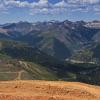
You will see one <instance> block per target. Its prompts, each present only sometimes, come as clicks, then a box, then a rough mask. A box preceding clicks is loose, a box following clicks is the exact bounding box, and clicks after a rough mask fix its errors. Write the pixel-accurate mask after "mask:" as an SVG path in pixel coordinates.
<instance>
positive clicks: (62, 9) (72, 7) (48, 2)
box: [0, 0, 100, 24]
mask: <svg viewBox="0 0 100 100" xmlns="http://www.w3.org/2000/svg"><path fill="white" fill-rule="evenodd" d="M50 20H59V21H63V20H71V21H77V20H78V21H79V20H85V21H91V20H100V0H0V24H4V23H12V22H19V21H28V22H37V21H50Z"/></svg>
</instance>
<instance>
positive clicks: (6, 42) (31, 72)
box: [0, 20, 100, 85]
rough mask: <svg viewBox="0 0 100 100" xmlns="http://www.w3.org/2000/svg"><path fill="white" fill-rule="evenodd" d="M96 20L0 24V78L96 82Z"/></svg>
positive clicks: (99, 24) (99, 35)
mask: <svg viewBox="0 0 100 100" xmlns="http://www.w3.org/2000/svg"><path fill="white" fill-rule="evenodd" d="M99 51H100V21H92V22H85V21H76V22H71V21H68V20H65V21H63V22H59V21H49V22H36V23H29V22H18V23H7V24H4V25H0V64H1V65H0V80H16V79H45V80H66V81H81V82H86V83H91V84H97V85H100V77H99V76H100V52H99Z"/></svg>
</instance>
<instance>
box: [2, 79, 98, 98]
mask: <svg viewBox="0 0 100 100" xmlns="http://www.w3.org/2000/svg"><path fill="white" fill-rule="evenodd" d="M0 100H100V87H99V86H93V85H88V84H83V83H78V82H61V81H55V82H53V81H6V82H3V81H1V82H0Z"/></svg>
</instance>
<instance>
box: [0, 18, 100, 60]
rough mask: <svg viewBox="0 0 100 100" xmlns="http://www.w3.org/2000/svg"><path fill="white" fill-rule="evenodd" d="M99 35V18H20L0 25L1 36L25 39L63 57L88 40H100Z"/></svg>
mask: <svg viewBox="0 0 100 100" xmlns="http://www.w3.org/2000/svg"><path fill="white" fill-rule="evenodd" d="M99 37H100V22H99V21H93V22H84V21H77V22H71V21H68V20H66V21H63V22H58V21H50V22H37V23H28V22H19V23H11V24H5V25H2V27H1V28H0V38H1V39H12V40H17V41H24V42H26V43H28V44H29V45H32V46H34V47H37V48H38V49H40V50H42V51H43V52H45V53H47V54H49V55H52V56H55V57H57V58H59V59H63V60H64V59H66V58H69V57H70V56H72V54H73V53H74V52H76V51H78V50H80V49H82V48H84V45H86V44H88V43H90V42H91V44H92V43H93V42H100V39H99ZM63 52H64V53H63Z"/></svg>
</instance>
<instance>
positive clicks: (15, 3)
mask: <svg viewBox="0 0 100 100" xmlns="http://www.w3.org/2000/svg"><path fill="white" fill-rule="evenodd" d="M0 1H1V2H0V10H2V11H3V10H4V9H9V8H13V7H19V8H28V9H29V10H30V11H31V14H32V12H33V13H34V14H38V13H43V14H56V13H61V12H67V11H68V10H70V11H81V12H88V11H94V12H100V7H99V6H100V0H61V1H60V2H57V3H55V4H52V3H50V2H49V1H48V0H39V1H37V2H28V0H27V1H21V0H0Z"/></svg>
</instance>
